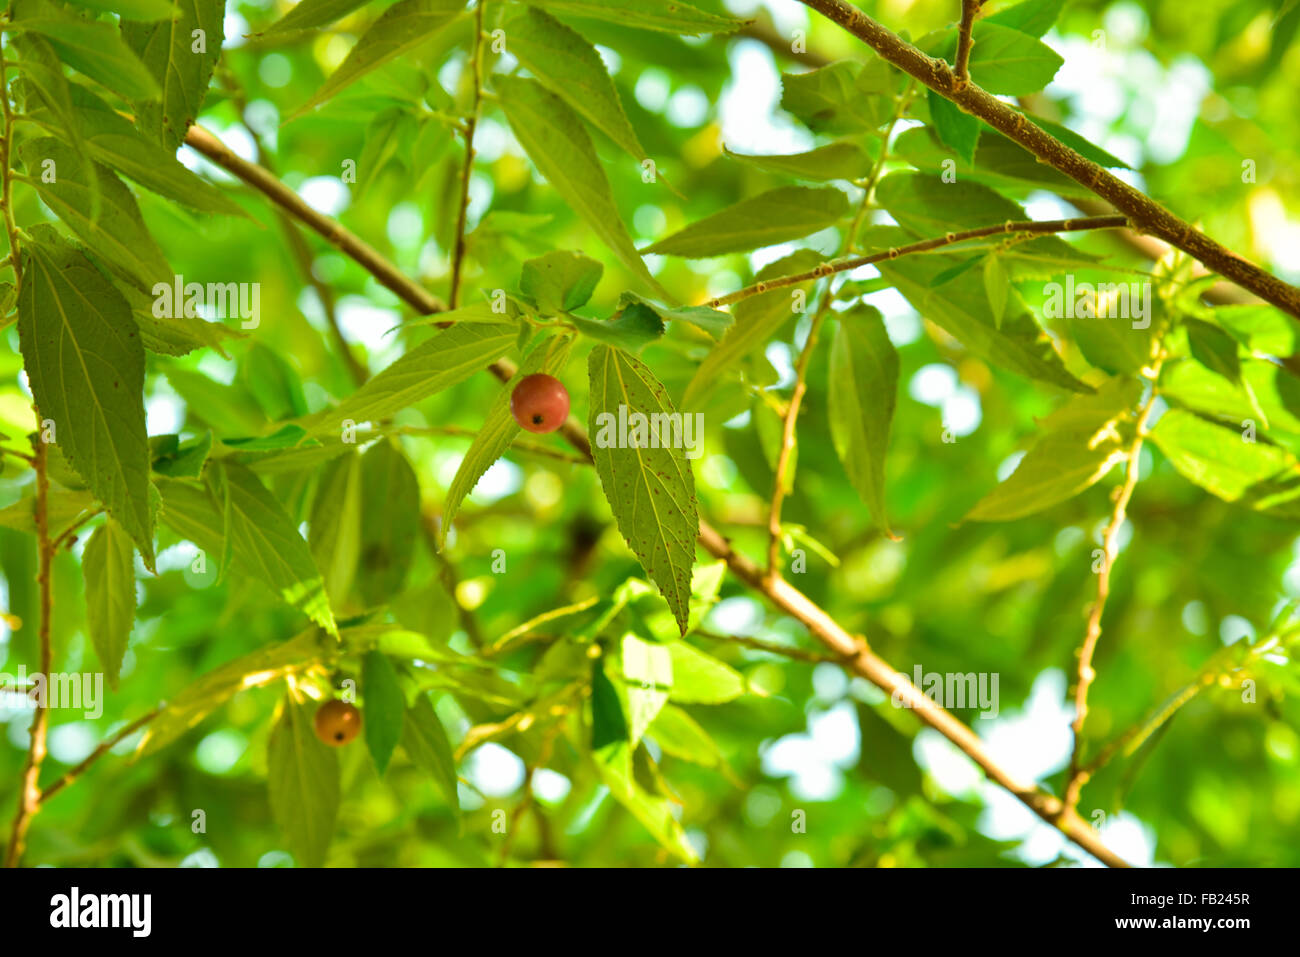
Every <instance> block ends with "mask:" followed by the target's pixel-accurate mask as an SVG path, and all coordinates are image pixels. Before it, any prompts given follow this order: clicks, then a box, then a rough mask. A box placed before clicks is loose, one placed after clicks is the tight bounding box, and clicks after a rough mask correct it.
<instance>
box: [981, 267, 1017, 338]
mask: <svg viewBox="0 0 1300 957" xmlns="http://www.w3.org/2000/svg"><path fill="white" fill-rule="evenodd" d="M1010 290H1011V278H1010V277H1009V276H1008V275H1007V270H1006V268H1005V267H1004V266H1003V265H1002V260H1001V259H1000V258H998V256H997V254H996V253H990V254H989V255H987V256H985V257H984V292H985V293H987V294H988V297H989V310H990V311H991V312H992V313H993V325H994V326H996V327H997V328H999V329H1001V328H1002V317H1003V316H1004V315H1006V312H1007V294H1008V293H1009V292H1010Z"/></svg>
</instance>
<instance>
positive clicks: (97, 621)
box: [81, 518, 135, 691]
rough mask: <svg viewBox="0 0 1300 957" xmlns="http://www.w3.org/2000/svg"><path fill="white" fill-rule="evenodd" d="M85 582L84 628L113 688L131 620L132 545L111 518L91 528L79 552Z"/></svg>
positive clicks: (126, 535)
mask: <svg viewBox="0 0 1300 957" xmlns="http://www.w3.org/2000/svg"><path fill="white" fill-rule="evenodd" d="M81 573H82V576H83V577H84V579H85V583H86V628H87V630H88V631H89V632H90V643H91V644H92V645H94V647H95V654H96V655H98V656H99V663H100V665H101V666H102V667H103V669H104V673H105V674H106V675H107V676H108V683H109V685H110V686H111V687H112V688H113V690H114V691H116V690H117V682H118V675H119V674H120V673H121V671H122V658H123V656H124V655H125V654H126V643H127V639H128V638H130V637H131V624H132V622H133V621H134V620H135V549H134V547H132V545H131V536H129V535H128V534H127V533H126V532H125V531H123V530H122V527H121V526H120V525H118V524H117V522H115V521H113V520H112V519H111V518H110V519H109V520H108V521H107V522H105V523H104V524H103V525H101V526H100V527H99V528H97V529H95V532H94V534H92V535H91V536H90V540H89V541H88V542H86V549H85V551H83V552H82V554H81Z"/></svg>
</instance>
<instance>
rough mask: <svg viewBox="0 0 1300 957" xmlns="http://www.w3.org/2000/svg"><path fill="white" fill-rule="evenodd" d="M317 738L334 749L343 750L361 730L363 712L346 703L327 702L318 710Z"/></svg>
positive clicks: (315, 722) (316, 722) (314, 722)
mask: <svg viewBox="0 0 1300 957" xmlns="http://www.w3.org/2000/svg"><path fill="white" fill-rule="evenodd" d="M312 723H313V724H314V725H315V727H316V737H318V738H320V739H321V740H322V741H324V742H325V743H326V744H328V745H329V746H330V747H332V748H341V747H343V745H345V744H347V743H348V742H349V741H351V740H352V739H353V738H355V737H356V736H357V733H358V732H359V731H360V730H361V712H360V711H358V710H357V708H356V705H351V704H348V703H347V702H346V701H326V702H325V703H324V704H323V705H321V706H320V707H319V708H317V709H316V719H315V721H313V722H312Z"/></svg>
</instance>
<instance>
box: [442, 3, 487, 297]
mask: <svg viewBox="0 0 1300 957" xmlns="http://www.w3.org/2000/svg"><path fill="white" fill-rule="evenodd" d="M483 3H484V0H477V2H476V3H475V4H474V50H473V52H472V53H471V54H470V58H469V64H470V73H471V76H470V82H472V83H473V84H474V99H473V102H472V103H471V105H470V111H469V116H468V117H467V118H466V120H465V128H464V133H465V163H464V168H463V169H462V170H461V176H460V205H459V208H458V209H457V211H456V249H455V252H454V254H453V256H452V263H451V294H450V296H449V297H448V301H449V302H450V303H451V308H453V309H455V308H456V307H457V306H459V305H460V281H461V269H462V268H463V267H464V265H465V221H466V219H467V218H468V216H469V178H470V174H471V173H473V171H474V130H475V129H476V128H477V127H478V110H479V102H480V101H481V100H482V98H483Z"/></svg>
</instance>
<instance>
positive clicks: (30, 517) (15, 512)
mask: <svg viewBox="0 0 1300 957" xmlns="http://www.w3.org/2000/svg"><path fill="white" fill-rule="evenodd" d="M94 507H95V500H94V498H93V497H92V496H91V494H90V493H89V492H85V491H80V490H72V491H70V490H67V489H61V488H51V489H50V493H49V496H48V497H47V499H46V502H45V516H46V521H47V522H48V524H49V528H50V530H51V531H55V530H59V531H62V530H63V529H65V528H67V527H69V526H70V525H72V523H73V522H75V521H76V520H77V519H78V518H80V517H81V516H82V515H83V514H84V513H85V512H86V511H87V510H88V509H92V508H94ZM0 528H12V529H13V530H14V531H16V532H23V533H24V534H27V535H35V534H36V496H35V495H28V496H27V497H25V498H20V499H19V500H18V501H16V502H14V503H13V504H12V505H8V506H6V507H5V508H0ZM83 561H84V559H83Z"/></svg>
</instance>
